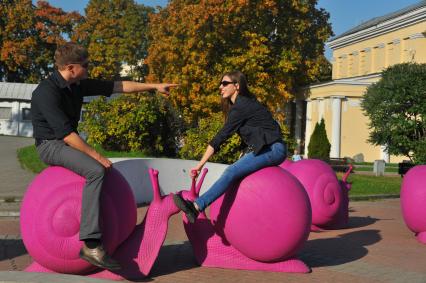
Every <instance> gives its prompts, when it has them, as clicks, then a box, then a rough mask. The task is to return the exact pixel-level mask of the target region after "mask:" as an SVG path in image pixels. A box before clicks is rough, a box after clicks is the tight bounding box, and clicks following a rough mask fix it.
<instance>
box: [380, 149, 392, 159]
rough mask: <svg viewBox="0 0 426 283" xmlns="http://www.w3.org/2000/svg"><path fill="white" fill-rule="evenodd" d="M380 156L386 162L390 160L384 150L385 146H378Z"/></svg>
mask: <svg viewBox="0 0 426 283" xmlns="http://www.w3.org/2000/svg"><path fill="white" fill-rule="evenodd" d="M380 158H381V159H383V160H384V161H385V162H386V163H389V162H390V156H389V153H388V151H387V150H386V146H384V145H381V146H380Z"/></svg>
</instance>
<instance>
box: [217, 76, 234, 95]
mask: <svg viewBox="0 0 426 283" xmlns="http://www.w3.org/2000/svg"><path fill="white" fill-rule="evenodd" d="M219 89H220V94H221V95H222V97H223V98H231V97H232V96H237V94H238V84H236V83H233V82H232V80H231V78H230V77H228V76H224V77H223V78H222V81H221V82H220V86H219Z"/></svg>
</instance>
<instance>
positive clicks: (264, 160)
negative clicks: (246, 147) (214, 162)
mask: <svg viewBox="0 0 426 283" xmlns="http://www.w3.org/2000/svg"><path fill="white" fill-rule="evenodd" d="M286 152H287V150H286V146H285V145H284V144H283V143H281V142H276V143H273V144H271V145H268V146H265V147H264V148H263V149H262V151H261V152H259V154H257V155H254V153H253V152H249V153H247V154H245V155H244V156H243V157H241V158H240V159H238V160H237V161H236V162H235V163H233V164H232V165H229V166H228V167H227V168H226V169H225V171H224V172H223V174H222V176H220V178H219V179H218V180H217V181H216V182H215V183H214V184H213V186H212V187H211V188H210V189H209V190H208V191H207V192H205V193H204V194H203V195H202V196H201V197H199V198H197V199H196V200H195V203H196V204H197V206H198V208H199V209H200V210H201V211H203V210H204V209H206V207H207V206H209V205H210V204H211V203H212V202H214V201H215V200H216V199H218V198H219V197H220V196H221V195H222V194H223V193H225V191H226V190H227V189H228V188H229V186H230V185H231V184H232V183H233V182H234V181H237V180H239V179H241V178H243V177H245V176H247V175H249V174H251V173H253V172H255V171H257V170H260V169H262V168H265V167H268V166H276V165H279V164H281V163H282V162H283V161H284V159H285V157H286Z"/></svg>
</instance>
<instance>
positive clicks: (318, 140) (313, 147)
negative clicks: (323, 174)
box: [308, 119, 331, 161]
mask: <svg viewBox="0 0 426 283" xmlns="http://www.w3.org/2000/svg"><path fill="white" fill-rule="evenodd" d="M330 148H331V144H330V142H329V140H328V138H327V132H326V130H325V123H324V119H321V123H319V124H318V123H317V124H316V125H315V129H314V132H313V133H312V136H311V139H310V141H309V145H308V157H309V158H316V159H321V160H325V161H327V160H329V159H330Z"/></svg>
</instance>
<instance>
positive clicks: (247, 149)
mask: <svg viewBox="0 0 426 283" xmlns="http://www.w3.org/2000/svg"><path fill="white" fill-rule="evenodd" d="M253 151H254V145H252V144H251V145H248V146H247V147H246V148H245V149H244V150H243V152H244V154H247V153H250V152H253Z"/></svg>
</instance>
